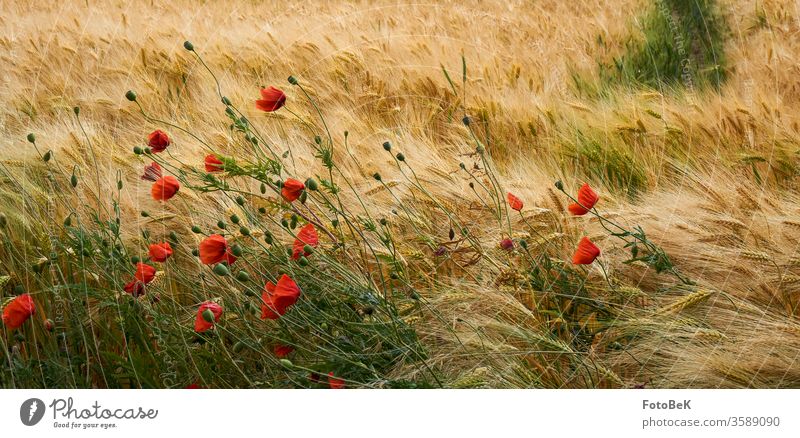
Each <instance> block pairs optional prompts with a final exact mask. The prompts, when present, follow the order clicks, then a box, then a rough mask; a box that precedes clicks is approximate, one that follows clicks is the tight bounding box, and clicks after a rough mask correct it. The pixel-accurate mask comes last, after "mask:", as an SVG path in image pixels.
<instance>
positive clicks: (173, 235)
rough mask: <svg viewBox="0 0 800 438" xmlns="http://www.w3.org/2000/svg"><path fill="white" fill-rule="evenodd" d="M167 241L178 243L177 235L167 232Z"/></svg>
mask: <svg viewBox="0 0 800 438" xmlns="http://www.w3.org/2000/svg"><path fill="white" fill-rule="evenodd" d="M169 240H171V241H172V242H173V243H177V242H178V233H176V232H174V231H170V232H169Z"/></svg>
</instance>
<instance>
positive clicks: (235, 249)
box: [231, 244, 243, 257]
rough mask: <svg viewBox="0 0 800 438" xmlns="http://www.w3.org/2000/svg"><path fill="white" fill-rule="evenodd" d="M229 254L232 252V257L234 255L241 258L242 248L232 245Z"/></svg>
mask: <svg viewBox="0 0 800 438" xmlns="http://www.w3.org/2000/svg"><path fill="white" fill-rule="evenodd" d="M231 252H232V253H233V255H235V256H236V257H241V256H242V252H243V251H242V247H241V246H239V245H238V244H234V245H233V246H232V247H231Z"/></svg>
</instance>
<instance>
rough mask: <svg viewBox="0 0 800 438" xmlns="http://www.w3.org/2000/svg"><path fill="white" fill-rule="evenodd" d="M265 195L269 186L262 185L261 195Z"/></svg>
mask: <svg viewBox="0 0 800 438" xmlns="http://www.w3.org/2000/svg"><path fill="white" fill-rule="evenodd" d="M264 193H267V185H266V184H264V183H261V194H262V195H263V194H264Z"/></svg>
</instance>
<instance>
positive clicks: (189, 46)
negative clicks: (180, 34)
mask: <svg viewBox="0 0 800 438" xmlns="http://www.w3.org/2000/svg"><path fill="white" fill-rule="evenodd" d="M183 48H184V49H186V50H188V51H190V52H194V44H192V43H191V42H189V41H184V42H183Z"/></svg>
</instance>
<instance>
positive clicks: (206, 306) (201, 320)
mask: <svg viewBox="0 0 800 438" xmlns="http://www.w3.org/2000/svg"><path fill="white" fill-rule="evenodd" d="M206 310H210V311H211V314H212V315H214V321H213V322H209V321H206V319H205V317H203V313H204V312H205V311H206ZM221 316H222V306H220V305H219V304H217V303H215V302H213V301H206V302H204V303H203V304H201V305H200V307H198V308H197V316H196V317H195V319H194V331H196V332H197V333H203V332H204V331H206V330H208V329H210V328H211V327H213V326H214V323H215V322H219V318H220V317H221Z"/></svg>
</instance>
